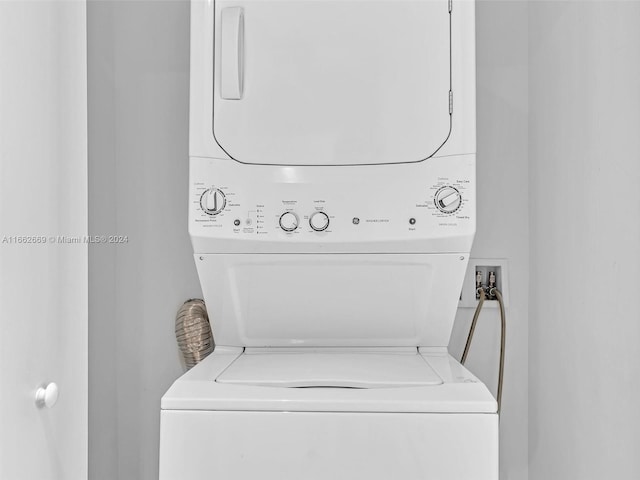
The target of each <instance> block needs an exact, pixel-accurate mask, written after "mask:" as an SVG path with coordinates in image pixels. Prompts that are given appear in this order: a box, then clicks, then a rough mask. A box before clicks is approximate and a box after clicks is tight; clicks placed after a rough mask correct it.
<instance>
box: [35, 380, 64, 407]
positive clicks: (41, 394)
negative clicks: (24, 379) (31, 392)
mask: <svg viewBox="0 0 640 480" xmlns="http://www.w3.org/2000/svg"><path fill="white" fill-rule="evenodd" d="M59 395H60V391H59V390H58V385H56V384H55V383H54V382H51V383H49V384H48V385H47V386H46V387H40V388H38V390H36V405H37V406H38V407H40V408H42V407H47V408H51V407H53V406H54V405H55V404H56V403H57V401H58V396H59Z"/></svg>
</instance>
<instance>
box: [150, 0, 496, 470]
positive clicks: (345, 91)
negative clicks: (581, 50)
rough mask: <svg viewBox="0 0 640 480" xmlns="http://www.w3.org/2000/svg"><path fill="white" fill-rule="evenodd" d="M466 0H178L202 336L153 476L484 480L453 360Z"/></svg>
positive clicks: (168, 398)
mask: <svg viewBox="0 0 640 480" xmlns="http://www.w3.org/2000/svg"><path fill="white" fill-rule="evenodd" d="M474 37H475V33H474V4H473V2H471V1H458V0H453V1H447V0H376V1H373V0H247V1H243V0H238V1H231V0H210V1H206V2H204V1H202V2H201V1H192V12H191V98H190V103H191V108H190V122H191V123H190V192H189V233H190V235H191V239H192V243H193V248H194V258H195V262H196V266H197V269H198V275H199V277H200V281H201V285H202V290H203V294H204V298H205V301H206V304H207V309H208V312H209V316H210V319H211V323H212V328H213V332H214V336H215V340H216V345H217V346H216V349H215V351H214V353H213V354H211V355H210V356H209V357H208V358H206V359H205V360H204V361H203V362H201V363H200V364H199V365H197V366H196V367H194V368H193V369H192V370H191V371H189V372H188V373H187V374H185V375H184V376H182V377H181V378H179V379H178V380H177V381H176V382H175V383H174V384H173V386H172V387H171V388H170V389H169V391H168V392H167V393H166V394H165V396H164V397H163V398H162V412H161V438H160V478H161V479H162V480H179V479H185V478H225V479H230V480H233V479H237V480H240V479H242V480H244V479H250V478H254V477H260V478H263V479H267V480H268V479H278V480H287V479H300V478H303V479H306V480H316V479H326V478H332V479H357V478H368V479H371V480H378V479H388V478H403V479H416V480H417V479H425V478H433V479H439V480H454V479H455V480H460V479H474V480H496V479H497V478H498V415H497V404H496V401H495V400H494V399H493V397H492V396H491V394H490V393H489V391H488V390H487V388H486V387H485V386H484V385H483V384H482V383H481V382H480V381H478V379H477V378H475V377H474V376H473V375H472V374H471V373H470V372H469V371H467V370H466V369H465V368H464V367H462V366H461V365H460V364H459V363H458V362H457V361H456V360H454V359H453V358H452V357H451V356H450V355H449V354H448V352H447V345H448V343H449V337H450V335H451V329H452V326H453V321H454V317H455V312H456V309H457V303H458V297H459V295H460V289H461V285H462V281H463V278H464V275H465V269H466V265H467V261H468V257H469V251H470V249H471V244H472V241H473V236H474V233H475V53H474V51H475V41H474Z"/></svg>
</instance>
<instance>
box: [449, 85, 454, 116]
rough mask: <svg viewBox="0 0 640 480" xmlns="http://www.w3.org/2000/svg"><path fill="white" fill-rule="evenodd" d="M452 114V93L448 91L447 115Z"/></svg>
mask: <svg viewBox="0 0 640 480" xmlns="http://www.w3.org/2000/svg"><path fill="white" fill-rule="evenodd" d="M452 113H453V92H452V91H451V90H449V115H451V114H452Z"/></svg>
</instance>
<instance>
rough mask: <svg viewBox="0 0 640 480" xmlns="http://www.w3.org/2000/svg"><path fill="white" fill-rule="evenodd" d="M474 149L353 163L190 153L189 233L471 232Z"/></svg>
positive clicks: (301, 236)
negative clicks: (269, 162) (404, 160)
mask: <svg viewBox="0 0 640 480" xmlns="http://www.w3.org/2000/svg"><path fill="white" fill-rule="evenodd" d="M474 174H475V157H474V156H473V155H461V156H458V157H446V158H432V159H429V160H427V161H425V162H420V163H417V164H404V165H372V166H352V167H345V166H341V167H308V166H300V167H295V166H264V165H243V164H239V163H238V162H235V161H230V160H215V159H207V158H192V159H191V170H190V183H191V185H190V196H191V201H190V212H189V213H190V225H191V228H190V232H191V234H192V236H197V237H202V238H215V239H227V240H232V239H243V240H254V241H257V242H264V241H273V242H294V243H298V242H302V243H305V242H306V243H308V242H311V243H314V242H315V243H324V244H331V243H348V242H372V241H378V242H380V241H383V242H389V241H402V240H419V239H426V238H446V237H447V236H461V235H467V236H469V235H470V236H471V237H472V235H473V232H474V230H475V190H474Z"/></svg>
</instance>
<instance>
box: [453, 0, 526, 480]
mask: <svg viewBox="0 0 640 480" xmlns="http://www.w3.org/2000/svg"><path fill="white" fill-rule="evenodd" d="M476 42H477V46H476V59H477V136H478V149H477V152H478V156H477V181H478V186H477V188H478V225H477V233H476V238H475V242H474V245H473V249H472V252H471V256H472V257H474V258H506V259H507V260H508V266H509V291H510V306H509V308H508V309H507V322H508V326H507V351H506V367H505V386H504V392H503V399H502V401H503V409H502V418H501V421H500V479H501V480H515V479H517V480H523V479H526V478H527V453H528V452H527V441H528V439H527V408H528V406H527V404H528V395H527V369H528V366H527V361H528V360H527V343H528V308H529V305H528V288H529V287H528V285H529V284H528V282H529V233H528V212H527V210H528V201H529V199H528V193H527V190H528V177H527V176H528V171H527V169H528V160H527V142H528V139H527V135H528V131H527V129H528V125H527V122H528V117H527V109H528V101H527V91H528V86H527V81H528V65H527V42H528V38H527V3H526V2H505V1H500V0H498V1H479V2H478V3H477V4H476ZM472 315H473V311H472V310H470V309H460V310H459V311H458V315H457V318H456V324H455V327H454V332H453V336H452V339H451V343H450V346H449V351H450V352H451V354H453V355H454V356H455V357H457V358H460V353H461V352H462V348H463V346H464V341H465V340H466V334H467V331H468V328H469V324H470V322H471V317H472ZM499 326H500V320H499V315H498V311H497V309H493V310H492V309H489V308H485V309H484V310H483V312H482V315H481V316H480V322H479V324H478V329H477V333H476V335H475V337H474V344H473V347H472V350H471V353H470V354H469V358H468V359H467V364H466V365H467V367H468V368H469V369H470V370H471V371H473V372H474V373H475V374H476V375H478V376H479V377H480V378H481V379H482V380H483V381H485V382H486V383H487V384H488V386H489V388H490V389H491V391H492V392H494V393H495V391H496V384H497V370H498V352H499V332H500V330H499Z"/></svg>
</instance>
